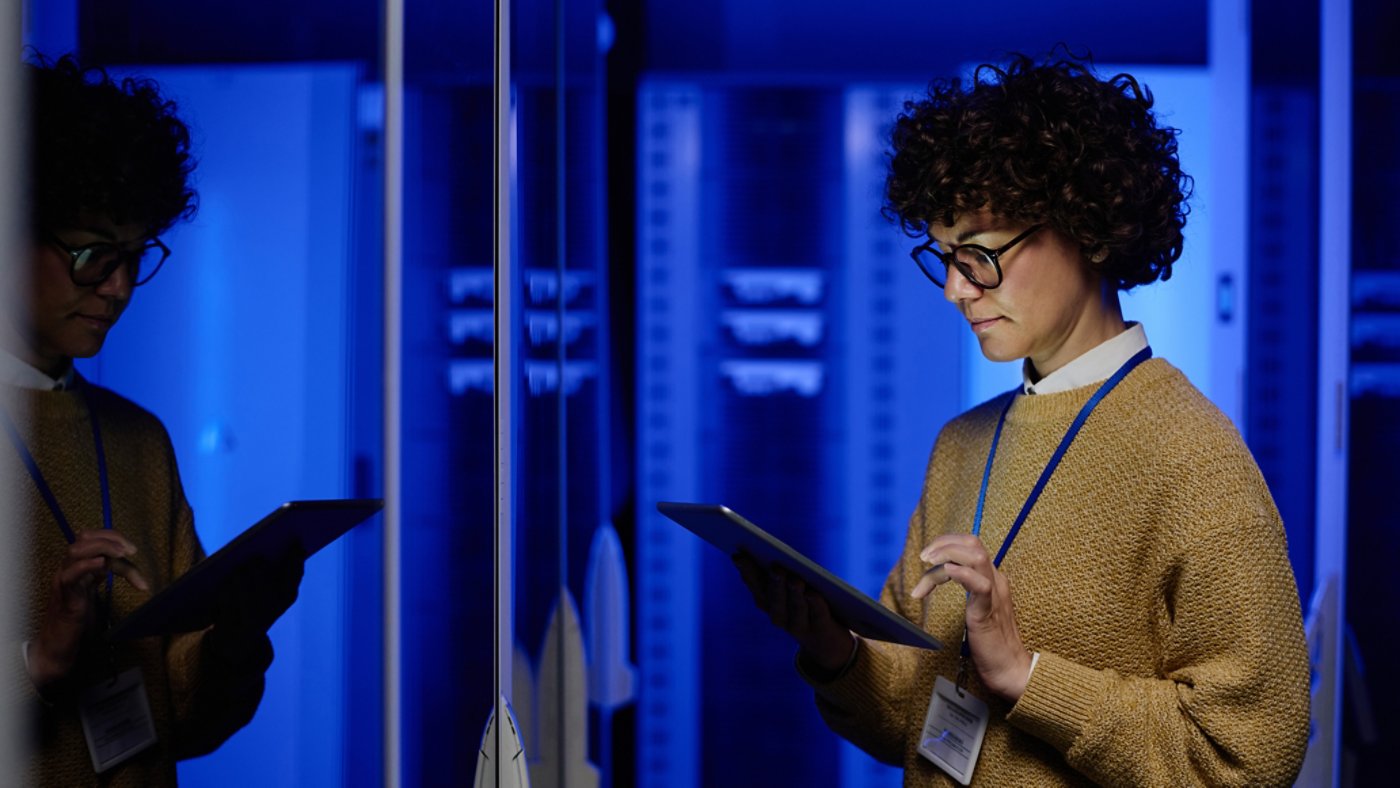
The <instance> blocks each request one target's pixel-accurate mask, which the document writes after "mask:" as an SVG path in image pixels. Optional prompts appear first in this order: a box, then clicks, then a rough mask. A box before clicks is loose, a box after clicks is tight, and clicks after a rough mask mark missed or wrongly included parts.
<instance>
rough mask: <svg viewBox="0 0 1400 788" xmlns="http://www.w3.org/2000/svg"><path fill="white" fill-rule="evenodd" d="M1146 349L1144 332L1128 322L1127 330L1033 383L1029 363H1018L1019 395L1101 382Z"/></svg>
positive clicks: (1062, 389) (1045, 392)
mask: <svg viewBox="0 0 1400 788" xmlns="http://www.w3.org/2000/svg"><path fill="white" fill-rule="evenodd" d="M1145 347H1147V332H1146V331H1145V330H1143V328H1142V324H1141V323H1129V324H1128V328H1127V330H1125V331H1124V332H1123V333H1121V334H1119V335H1118V336H1116V337H1114V338H1112V339H1109V340H1107V341H1105V342H1102V343H1100V344H1099V345H1097V346H1095V347H1094V348H1093V349H1091V350H1089V351H1087V352H1086V353H1084V354H1083V355H1081V356H1080V357H1079V358H1076V359H1075V360H1073V361H1071V362H1069V363H1068V364H1066V365H1064V366H1063V367H1060V368H1059V369H1057V370H1055V371H1054V372H1051V373H1050V374H1049V375H1046V376H1045V377H1043V378H1041V379H1040V380H1038V381H1036V382H1034V383H1032V382H1031V376H1030V370H1031V360H1030V359H1026V360H1025V362H1023V363H1022V364H1021V392H1022V393H1024V394H1054V393H1056V392H1060V391H1069V390H1070V389H1077V388H1079V387H1080V386H1088V385H1091V384H1093V383H1100V382H1102V381H1105V380H1108V379H1109V378H1111V377H1113V373H1115V372H1117V371H1118V368H1119V367H1121V366H1123V365H1124V364H1126V363H1128V359H1130V358H1132V357H1133V356H1135V355H1137V354H1138V351H1140V350H1142V349H1143V348H1145Z"/></svg>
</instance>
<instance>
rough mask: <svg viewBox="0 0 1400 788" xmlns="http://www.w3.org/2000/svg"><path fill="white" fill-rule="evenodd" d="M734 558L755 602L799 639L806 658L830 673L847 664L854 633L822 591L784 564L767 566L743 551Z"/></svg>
mask: <svg viewBox="0 0 1400 788" xmlns="http://www.w3.org/2000/svg"><path fill="white" fill-rule="evenodd" d="M733 559H734V565H735V566H736V567H738V569H739V576H740V577H742V578H743V579H744V585H746V586H748V588H749V593H750V594H752V595H753V601H754V604H755V605H757V606H758V609H759V610H762V611H763V612H764V613H766V614H767V615H768V618H769V620H771V621H772V622H773V623H774V625H776V626H778V627H779V628H781V629H782V630H783V631H785V632H787V633H788V635H790V636H791V637H792V639H793V640H795V641H797V645H798V646H800V647H801V648H802V651H803V652H805V654H806V657H807V659H810V660H811V661H812V662H813V663H814V664H816V665H817V666H818V667H820V668H821V669H822V670H824V671H826V672H828V673H835V672H836V671H838V670H840V669H841V668H842V667H844V666H845V665H846V663H847V662H848V661H849V660H850V658H851V654H852V653H853V652H854V650H855V647H856V641H855V635H854V634H852V633H851V631H850V630H849V629H847V628H846V627H844V626H842V625H841V624H840V623H839V622H837V620H836V619H835V618H834V617H833V616H832V615H831V608H830V607H828V606H827V604H826V599H825V598H823V597H822V595H821V594H820V593H818V592H817V591H816V590H815V589H812V588H810V587H808V586H807V584H806V583H804V582H803V581H802V578H800V577H798V576H797V575H794V574H791V573H789V572H785V571H783V569H782V568H781V567H777V566H774V567H771V568H770V569H766V570H765V569H764V568H763V567H761V566H759V564H758V562H757V561H754V560H753V558H752V557H751V556H748V555H746V554H744V553H739V554H737V555H735V556H733Z"/></svg>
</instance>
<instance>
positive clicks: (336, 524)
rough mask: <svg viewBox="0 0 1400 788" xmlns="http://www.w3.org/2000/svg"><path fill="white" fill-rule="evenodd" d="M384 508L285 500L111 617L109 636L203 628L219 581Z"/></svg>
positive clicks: (308, 550) (370, 502)
mask: <svg viewBox="0 0 1400 788" xmlns="http://www.w3.org/2000/svg"><path fill="white" fill-rule="evenodd" d="M383 508H384V502H383V501H382V500H379V499H377V498H375V499H369V498H363V499H352V500H337V501H290V502H288V503H284V504H282V505H281V506H279V507H277V508H276V509H273V510H272V513H271V514H269V515H268V516H266V517H264V518H262V519H261V520H259V521H258V522H257V523H255V524H254V525H253V526H252V527H251V528H249V529H248V530H246V531H244V532H243V533H241V534H239V535H238V536H236V537H234V539H233V541H231V542H229V543H228V544H226V545H224V546H223V548H222V549H220V550H219V551H218V552H216V553H214V554H213V555H211V556H209V557H208V558H205V559H204V560H203V561H200V562H199V563H197V564H195V565H194V566H193V567H191V568H190V571H188V572H186V573H184V574H183V575H180V576H179V577H177V578H175V582H173V583H171V584H170V585H169V586H166V588H165V589H164V590H162V591H161V592H160V593H158V594H156V595H155V596H153V597H151V598H150V600H148V601H147V602H146V604H144V605H142V606H141V607H138V608H136V609H135V610H133V611H132V612H131V614H130V615H128V616H126V617H125V618H123V619H122V620H121V621H118V622H116V625H115V626H113V627H112V630H111V632H110V634H109V635H108V637H110V638H112V639H113V640H126V639H130V638H139V637H147V636H150V635H173V634H176V633H179V632H194V631H195V630H199V629H204V628H205V627H207V626H209V625H210V624H212V623H214V608H215V605H216V604H217V601H218V598H219V592H220V590H222V588H223V586H224V583H225V582H227V581H228V579H229V578H230V577H231V576H232V575H233V574H234V573H235V572H237V571H238V569H239V568H240V567H241V566H243V565H244V564H245V563H247V562H248V561H250V560H252V559H254V558H259V557H261V558H265V559H267V560H269V561H276V560H278V559H279V558H281V557H283V556H285V555H286V554H287V551H288V550H289V549H290V548H291V547H292V545H294V544H296V545H300V546H301V549H302V552H303V553H304V554H305V555H306V556H307V557H308V558H309V557H311V555H312V554H314V553H315V552H317V551H318V550H320V549H321V548H323V547H325V546H326V545H328V544H330V543H331V542H334V541H335V540H336V539H338V538H340V536H341V534H343V533H345V532H346V531H348V530H350V529H351V528H354V527H355V526H356V525H359V524H360V523H362V522H364V521H365V520H367V519H369V517H370V516H371V515H373V514H374V513H375V512H378V511H379V510H380V509H383Z"/></svg>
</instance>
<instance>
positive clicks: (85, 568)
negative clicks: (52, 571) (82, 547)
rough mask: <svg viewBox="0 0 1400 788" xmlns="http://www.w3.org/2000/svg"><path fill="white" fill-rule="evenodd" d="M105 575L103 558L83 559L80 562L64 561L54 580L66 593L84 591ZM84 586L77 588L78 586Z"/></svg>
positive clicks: (105, 563) (105, 565) (105, 567)
mask: <svg viewBox="0 0 1400 788" xmlns="http://www.w3.org/2000/svg"><path fill="white" fill-rule="evenodd" d="M106 574H107V559H106V558H104V557H103V556H100V555H99V556H95V557H93V558H83V559H80V560H76V561H75V560H68V561H64V562H63V565H62V566H60V567H59V569H58V573H57V574H56V575H55V578H56V579H57V580H58V585H59V587H60V588H62V589H63V590H64V591H65V592H66V593H71V592H72V591H78V590H86V589H87V588H90V587H91V583H92V582H93V581H94V580H96V579H97V578H99V577H103V576H105V575H106ZM80 584H82V585H84V587H83V588H79V585H80Z"/></svg>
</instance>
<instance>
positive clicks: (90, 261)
mask: <svg viewBox="0 0 1400 788" xmlns="http://www.w3.org/2000/svg"><path fill="white" fill-rule="evenodd" d="M45 235H46V236H48V240H49V242H50V243H52V244H53V245H54V246H57V247H58V248H59V249H62V250H63V251H65V252H67V253H68V256H69V257H70V258H72V262H73V267H72V268H71V269H69V276H71V277H72V279H73V284H75V285H78V286H79V287H92V286H95V285H100V284H102V283H103V282H105V281H107V277H109V276H111V275H112V274H113V273H114V272H115V271H116V270H117V269H118V268H120V267H122V266H124V265H125V266H127V267H128V269H127V270H128V271H129V272H130V274H131V282H132V286H133V287H139V286H141V285H144V284H146V283H147V282H149V281H151V278H152V277H154V276H155V275H156V272H157V271H159V270H160V267H161V266H162V265H164V264H165V259H166V258H167V257H169V256H170V249H169V248H168V247H167V246H166V245H165V244H163V243H161V242H160V239H159V238H152V239H150V240H149V241H146V242H145V243H143V244H142V245H141V246H139V247H137V248H134V249H133V248H129V247H121V246H118V245H117V244H114V243H108V242H106V241H98V242H97V243H91V244H84V245H82V246H69V245H68V244H66V243H64V242H63V241H62V240H61V239H60V238H59V237H58V236H57V235H54V234H53V233H52V232H46V233H45ZM142 271H145V272H146V273H144V274H143V273H142Z"/></svg>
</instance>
